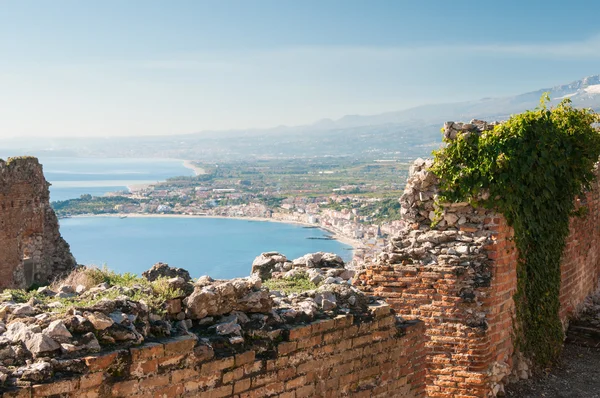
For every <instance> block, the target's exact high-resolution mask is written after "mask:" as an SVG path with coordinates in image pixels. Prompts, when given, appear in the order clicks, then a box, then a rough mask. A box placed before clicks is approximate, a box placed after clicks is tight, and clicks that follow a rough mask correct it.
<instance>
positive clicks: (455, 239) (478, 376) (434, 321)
mask: <svg viewBox="0 0 600 398" xmlns="http://www.w3.org/2000/svg"><path fill="white" fill-rule="evenodd" d="M445 127H446V136H447V138H450V139H452V138H454V137H456V135H457V134H460V133H471V132H480V131H484V130H488V129H490V128H491V127H492V125H490V124H487V123H485V122H480V121H473V122H471V123H470V124H462V123H452V122H450V123H447V124H446V126H445ZM430 162H431V161H424V160H421V159H419V160H417V161H416V162H415V164H414V165H413V167H412V169H411V171H410V177H409V180H408V184H407V187H406V189H405V191H404V194H403V196H402V198H401V199H400V202H401V204H402V209H403V214H404V217H405V220H406V221H407V224H408V225H409V228H408V229H407V230H406V231H404V232H403V233H402V234H401V235H400V236H399V237H396V238H394V239H392V242H391V245H390V247H389V248H388V249H387V251H386V252H385V253H383V254H382V255H381V256H380V258H379V259H378V261H377V263H376V264H373V265H372V266H369V267H368V268H367V269H366V270H365V271H364V272H363V273H362V274H361V275H360V277H359V279H358V281H357V286H360V287H361V289H363V290H364V291H368V292H371V293H373V294H375V295H377V296H380V297H383V298H385V299H386V301H387V302H388V303H389V304H391V305H392V306H393V307H394V308H395V309H396V311H397V312H398V313H399V314H401V315H402V316H403V317H405V318H407V319H420V320H422V321H423V322H425V324H426V332H425V334H426V343H425V346H426V362H427V365H426V367H427V375H426V391H427V395H428V396H431V397H465V398H466V397H485V396H490V395H491V396H495V395H496V394H497V393H498V392H499V391H501V390H502V389H503V383H505V382H507V381H508V380H511V379H512V380H514V379H515V378H516V377H525V376H527V375H528V374H529V369H528V364H527V361H525V360H523V358H522V356H521V355H520V354H518V353H515V347H514V341H513V318H514V313H515V307H514V302H513V295H514V293H515V291H516V284H517V274H516V267H517V259H518V253H517V251H516V248H515V246H514V242H513V241H512V237H513V231H512V228H510V227H509V226H508V225H507V223H506V220H505V219H504V217H503V216H502V215H500V214H495V213H494V212H492V211H487V210H485V209H480V208H479V209H476V208H473V207H471V206H470V205H468V204H467V203H457V204H451V205H444V206H443V218H442V220H441V222H439V224H437V226H435V227H434V228H431V227H430V225H431V222H432V220H434V219H436V215H435V205H434V198H435V195H436V193H437V188H436V184H437V179H436V177H435V176H434V175H432V174H431V173H429V172H428V171H427V168H428V167H429V166H430V164H431V163H430ZM599 195H600V183H599V182H597V183H596V185H595V186H594V187H593V189H592V191H591V192H589V193H588V194H587V195H586V196H585V199H584V200H583V201H582V202H583V203H582V204H584V205H586V206H587V207H588V209H589V211H588V214H587V216H586V217H585V218H581V219H580V218H573V219H572V220H571V234H570V236H569V238H568V240H567V246H566V248H565V252H564V257H563V260H562V263H561V269H562V281H561V282H562V283H561V313H560V316H561V319H562V320H563V321H564V322H565V324H566V322H567V320H568V318H569V317H570V316H572V315H573V314H575V313H576V311H577V309H578V308H579V306H580V305H581V304H582V303H583V301H584V299H585V297H586V296H588V295H589V294H590V293H592V292H593V291H594V289H595V288H596V287H597V286H598V277H599V276H600V245H599V244H598V243H597V242H599V238H600V202H599Z"/></svg>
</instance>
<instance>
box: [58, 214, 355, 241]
mask: <svg viewBox="0 0 600 398" xmlns="http://www.w3.org/2000/svg"><path fill="white" fill-rule="evenodd" d="M80 217H119V218H120V217H128V218H142V217H147V218H223V219H232V220H245V221H255V222H276V223H281V224H294V225H301V226H303V227H311V228H319V229H321V230H323V231H327V232H328V233H329V234H331V237H332V239H335V240H337V241H338V242H342V243H344V244H346V245H349V246H352V248H353V249H359V248H362V247H363V246H364V245H363V243H362V242H361V241H359V240H356V239H351V238H348V237H346V236H341V235H338V234H336V233H335V232H334V231H332V230H330V229H328V228H326V227H322V226H321V225H318V224H309V223H304V222H298V221H286V220H277V219H273V218H266V217H229V216H215V215H206V216H203V215H198V214H150V213H148V214H143V213H142V214H140V213H113V214H80V215H75V216H71V217H70V218H80Z"/></svg>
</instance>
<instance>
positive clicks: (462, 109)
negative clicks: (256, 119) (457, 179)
mask: <svg viewBox="0 0 600 398" xmlns="http://www.w3.org/2000/svg"><path fill="white" fill-rule="evenodd" d="M544 92H549V93H550V98H551V99H552V103H554V104H555V103H558V102H559V101H560V100H562V99H564V98H570V99H571V101H573V105H574V106H576V107H584V108H592V109H594V110H597V111H598V110H600V75H594V76H589V77H586V78H583V79H581V80H577V81H575V82H572V83H569V84H565V85H561V86H556V87H552V88H543V89H540V90H537V91H532V92H529V93H525V94H520V95H515V96H511V97H501V98H483V99H480V100H476V101H467V102H457V103H445V104H432V105H423V106H419V107H415V108H410V109H406V110H402V111H396V112H387V113H381V114H378V115H368V116H359V115H348V116H344V117H342V118H341V119H338V120H335V121H334V120H331V119H323V120H321V121H319V122H317V123H315V124H313V125H312V126H311V127H315V128H324V129H339V128H349V127H360V126H377V125H383V124H402V125H419V124H421V125H426V124H433V123H443V122H445V121H448V120H453V121H459V120H460V121H468V120H470V119H474V118H478V119H489V120H491V119H506V118H507V117H508V116H509V115H511V114H513V113H520V112H523V111H525V110H527V109H533V108H535V107H536V106H538V104H539V101H540V97H541V96H542V94H543V93H544Z"/></svg>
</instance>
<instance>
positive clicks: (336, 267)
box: [252, 252, 355, 285]
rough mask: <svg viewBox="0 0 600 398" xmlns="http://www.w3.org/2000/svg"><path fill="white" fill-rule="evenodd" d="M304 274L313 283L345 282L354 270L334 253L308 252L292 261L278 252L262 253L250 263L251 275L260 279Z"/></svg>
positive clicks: (349, 278) (353, 273) (352, 274)
mask: <svg viewBox="0 0 600 398" xmlns="http://www.w3.org/2000/svg"><path fill="white" fill-rule="evenodd" d="M299 274H306V275H307V276H308V278H309V279H310V281H311V282H312V283H314V284H317V285H318V284H320V283H323V284H332V283H347V282H348V281H350V280H351V279H352V278H353V277H354V275H355V270H353V269H349V268H348V267H347V266H346V264H345V263H344V261H343V260H342V258H341V257H340V256H338V255H337V254H334V253H323V252H318V253H310V254H306V255H304V256H302V257H299V258H297V259H295V260H293V261H288V259H287V258H286V257H285V256H284V255H283V254H281V253H278V252H267V253H262V254H261V255H260V256H258V257H256V259H255V260H254V262H253V263H252V275H256V276H258V277H259V278H260V279H261V280H263V281H264V280H268V279H271V278H274V279H280V278H284V279H285V278H292V277H294V276H297V275H299Z"/></svg>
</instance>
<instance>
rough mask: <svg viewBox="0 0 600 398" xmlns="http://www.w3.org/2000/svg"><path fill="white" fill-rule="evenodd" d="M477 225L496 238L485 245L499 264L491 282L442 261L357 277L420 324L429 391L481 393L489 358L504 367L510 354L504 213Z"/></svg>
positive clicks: (512, 278) (511, 278) (509, 263)
mask: <svg viewBox="0 0 600 398" xmlns="http://www.w3.org/2000/svg"><path fill="white" fill-rule="evenodd" d="M480 227H481V230H482V231H480V232H486V233H489V234H490V236H491V237H492V239H493V243H492V244H491V245H488V246H487V247H486V248H487V249H489V251H488V255H489V257H490V258H491V259H493V260H491V261H494V262H495V264H496V266H493V267H491V268H490V269H491V272H492V275H491V280H492V281H493V282H492V283H486V282H485V281H483V280H478V279H477V277H476V273H475V272H474V270H472V269H470V268H469V267H465V266H464V265H460V264H455V265H450V264H444V263H439V264H432V265H421V264H390V265H375V266H372V267H369V268H368V269H367V270H366V272H365V273H364V274H363V275H361V279H362V280H363V282H364V283H365V286H364V287H363V288H364V289H365V290H367V291H369V292H370V293H372V294H375V295H377V296H380V297H384V298H385V299H386V301H387V302H388V303H389V304H390V305H391V306H393V307H394V309H395V310H396V311H397V312H398V314H399V315H401V316H403V317H404V318H406V319H419V320H422V321H423V322H424V323H425V325H426V331H425V335H426V342H425V346H426V362H427V365H426V368H427V374H426V384H427V387H426V391H427V396H429V397H465V398H466V397H484V396H486V395H487V394H488V392H489V391H490V389H491V388H493V387H492V386H491V379H492V378H493V377H492V376H491V375H490V370H491V369H490V368H491V365H492V363H498V365H496V366H499V367H500V368H501V369H502V368H505V367H506V366H507V365H502V364H503V363H507V362H509V360H510V358H511V356H512V344H511V334H510V332H511V325H512V311H513V305H512V295H513V293H514V289H515V284H516V275H515V269H514V267H513V265H514V260H515V258H514V254H513V253H506V248H507V247H509V244H508V242H507V241H506V239H505V234H504V230H505V229H506V226H505V224H504V222H503V219H502V218H500V217H487V218H485V222H484V223H483V224H482V225H481V226H480ZM465 292H468V293H465ZM502 376H503V375H502ZM501 378H502V377H500V379H501Z"/></svg>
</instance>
